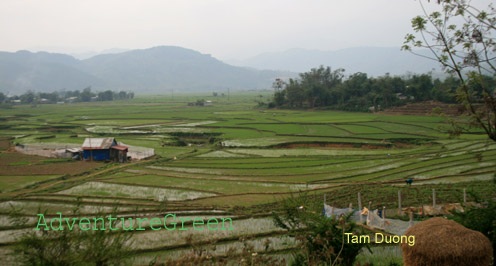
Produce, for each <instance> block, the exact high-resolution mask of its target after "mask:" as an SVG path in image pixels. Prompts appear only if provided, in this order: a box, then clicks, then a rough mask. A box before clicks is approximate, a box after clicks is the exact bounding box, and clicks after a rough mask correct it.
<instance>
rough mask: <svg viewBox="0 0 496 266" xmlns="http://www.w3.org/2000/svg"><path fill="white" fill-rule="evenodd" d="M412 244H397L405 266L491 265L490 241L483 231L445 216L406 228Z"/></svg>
mask: <svg viewBox="0 0 496 266" xmlns="http://www.w3.org/2000/svg"><path fill="white" fill-rule="evenodd" d="M405 235H407V236H415V244H414V245H413V246H409V245H408V243H402V244H400V246H401V249H402V251H403V262H404V263H405V266H413V265H415V266H422V265H424V266H428V265H429V266H430V265H436V266H444V265H446V266H448V265H450V266H451V265H460V266H463V265H471V266H475V265H481V266H482V265H483V266H487V265H491V258H492V255H493V252H492V247H491V242H490V241H489V239H488V238H487V237H485V236H484V235H483V234H482V233H480V232H477V231H474V230H470V229H468V228H466V227H464V226H462V225H460V224H458V223H456V222H453V221H450V220H447V219H445V218H439V217H436V218H431V219H429V220H427V221H424V222H420V223H418V224H416V225H414V226H412V227H410V229H408V230H407V231H406V233H405Z"/></svg>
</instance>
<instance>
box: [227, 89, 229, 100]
mask: <svg viewBox="0 0 496 266" xmlns="http://www.w3.org/2000/svg"><path fill="white" fill-rule="evenodd" d="M227 102H229V88H227Z"/></svg>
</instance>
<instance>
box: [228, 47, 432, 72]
mask: <svg viewBox="0 0 496 266" xmlns="http://www.w3.org/2000/svg"><path fill="white" fill-rule="evenodd" d="M415 52H416V53H419V54H422V55H424V56H432V55H431V54H430V51H428V50H417V51H415ZM226 62H228V63H230V64H232V65H237V66H245V67H253V68H257V69H273V70H286V71H292V72H298V73H300V72H306V71H308V70H310V69H311V68H315V67H318V66H320V65H324V66H330V67H331V68H333V69H337V68H343V69H345V70H346V73H348V74H352V73H356V72H362V73H367V74H368V75H369V76H382V75H384V74H386V73H389V74H391V75H404V74H406V73H407V72H412V73H419V74H420V73H427V72H429V71H432V70H433V69H434V72H436V71H439V72H440V71H441V70H440V69H439V63H437V62H435V61H432V60H428V59H426V58H423V57H420V56H418V55H414V54H412V53H410V52H406V51H401V49H400V48H398V47H355V48H346V49H342V50H336V51H321V50H308V49H290V50H287V51H284V52H277V53H263V54H260V55H257V56H254V57H251V58H247V59H244V60H227V61H226Z"/></svg>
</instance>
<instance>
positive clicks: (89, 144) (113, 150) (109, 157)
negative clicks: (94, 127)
mask: <svg viewBox="0 0 496 266" xmlns="http://www.w3.org/2000/svg"><path fill="white" fill-rule="evenodd" d="M82 149H83V159H84V160H90V161H115V162H125V161H126V160H127V152H128V147H126V146H121V145H117V141H116V140H115V138H86V139H85V140H84V143H83V147H82Z"/></svg>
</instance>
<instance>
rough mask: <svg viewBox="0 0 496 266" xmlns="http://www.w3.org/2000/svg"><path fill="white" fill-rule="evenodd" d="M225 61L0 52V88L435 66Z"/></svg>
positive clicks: (181, 86) (337, 59) (159, 54)
mask: <svg viewBox="0 0 496 266" xmlns="http://www.w3.org/2000/svg"><path fill="white" fill-rule="evenodd" d="M229 62H230V63H231V65H230V64H227V63H224V62H222V61H220V60H218V59H215V58H214V57H212V56H211V55H208V54H202V53H200V52H197V51H194V50H190V49H185V48H181V47H175V46H159V47H154V48H149V49H142V50H130V51H125V52H122V53H110V54H100V55H96V56H93V57H91V58H88V59H84V60H79V59H76V58H74V57H73V56H70V55H66V54H56V53H47V52H37V53H31V52H29V51H18V52H16V53H9V52H0V91H1V92H4V93H7V92H9V93H11V94H20V93H23V92H25V91H28V90H33V91H42V92H50V91H56V90H62V89H67V90H76V89H79V90H81V89H83V88H85V87H88V86H91V87H92V88H93V89H95V90H107V89H110V90H132V91H134V92H136V93H166V92H168V91H170V90H172V89H174V90H176V91H177V92H181V91H212V90H223V89H227V88H230V89H232V90H239V89H265V88H270V87H271V85H272V82H273V80H274V79H275V78H277V77H296V76H297V73H298V72H305V71H309V70H310V69H311V68H315V67H318V66H320V65H324V66H331V67H332V68H333V69H337V68H344V69H345V70H346V74H352V73H355V72H364V73H367V74H368V75H369V76H380V75H384V74H385V73H390V74H391V75H402V74H405V73H407V72H413V73H426V72H428V71H431V70H433V69H437V70H438V71H439V68H438V65H437V64H436V62H430V61H429V60H427V59H425V58H421V57H418V56H415V55H412V54H410V53H408V52H404V51H400V50H399V48H349V49H344V50H339V51H317V50H305V49H292V50H288V51H286V52H282V53H265V54H261V55H258V56H255V57H253V58H249V59H247V60H242V61H229ZM232 64H235V65H238V66H233V65H232ZM260 69H265V70H260ZM269 69H272V70H269Z"/></svg>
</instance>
